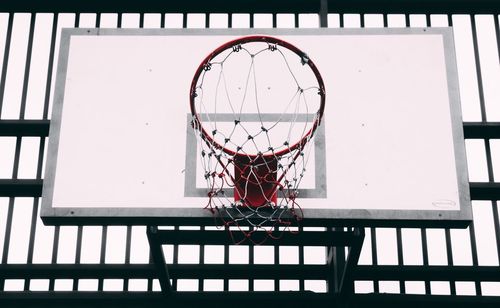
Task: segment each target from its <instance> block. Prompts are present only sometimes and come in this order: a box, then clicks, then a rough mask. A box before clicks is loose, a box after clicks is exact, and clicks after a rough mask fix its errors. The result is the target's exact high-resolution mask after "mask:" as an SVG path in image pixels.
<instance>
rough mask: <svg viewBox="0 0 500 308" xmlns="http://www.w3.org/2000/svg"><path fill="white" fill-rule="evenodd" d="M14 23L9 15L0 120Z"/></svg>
mask: <svg viewBox="0 0 500 308" xmlns="http://www.w3.org/2000/svg"><path fill="white" fill-rule="evenodd" d="M13 23H14V14H13V13H9V21H8V24H7V34H6V37H5V49H4V55H3V65H2V76H1V77H0V118H1V117H2V109H3V108H2V107H3V99H4V94H5V81H6V78H7V68H8V66H9V54H10V42H11V40H12V25H13Z"/></svg>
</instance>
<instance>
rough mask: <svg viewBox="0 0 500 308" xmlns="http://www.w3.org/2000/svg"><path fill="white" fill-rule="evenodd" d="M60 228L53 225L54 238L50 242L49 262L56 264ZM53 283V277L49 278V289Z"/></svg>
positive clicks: (52, 289) (51, 288)
mask: <svg viewBox="0 0 500 308" xmlns="http://www.w3.org/2000/svg"><path fill="white" fill-rule="evenodd" d="M60 230H61V228H60V227H59V226H55V227H54V240H53V242H52V258H51V262H50V263H51V264H53V265H54V264H56V263H57V252H58V250H59V233H60ZM54 283H55V279H53V278H51V279H50V280H49V291H54Z"/></svg>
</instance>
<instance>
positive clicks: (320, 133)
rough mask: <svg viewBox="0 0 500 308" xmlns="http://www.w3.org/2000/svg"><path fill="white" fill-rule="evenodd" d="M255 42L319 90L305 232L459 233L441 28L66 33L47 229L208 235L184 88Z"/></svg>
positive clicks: (460, 148) (465, 202)
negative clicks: (295, 50)
mask: <svg viewBox="0 0 500 308" xmlns="http://www.w3.org/2000/svg"><path fill="white" fill-rule="evenodd" d="M255 34H261V35H270V36H274V37H278V38H280V39H283V40H286V41H287V42H290V43H292V44H293V45H295V46H297V47H299V48H300V49H301V50H303V51H305V52H306V53H307V54H308V55H309V57H310V58H311V59H313V60H314V62H315V63H316V65H317V67H318V69H319V70H320V72H321V75H322V77H323V79H324V82H325V89H326V93H327V94H326V106H325V110H324V116H323V120H322V124H321V125H320V126H319V127H318V129H317V131H316V134H315V139H314V140H313V146H312V150H311V151H312V153H311V155H310V159H309V161H308V164H307V173H306V174H305V177H304V180H303V181H302V183H301V185H300V190H299V192H300V193H299V198H298V203H299V204H300V207H301V208H302V210H303V216H304V220H303V222H302V224H303V225H366V226H398V225H399V226H417V225H418V226H424V225H436V226H465V225H467V223H468V222H469V221H470V220H471V219H472V216H471V206H470V197H469V186H468V177H467V167H466V160H465V147H464V138H463V131H462V119H461V111H460V100H459V92H458V78H457V70H456V63H455V54H454V44H453V34H452V30H451V29H449V28H422V29H279V30H278V29H259V30H256V29H223V30H222V29H221V30H219V29H217V30H215V29H211V30H205V29H203V30H201V29H198V30H193V29H179V30H166V29H64V30H63V32H62V37H61V47H60V53H59V64H58V69H57V81H56V88H55V95H54V102H53V114H52V119H51V128H50V141H49V150H48V160H47V163H46V174H45V179H44V188H43V202H42V212H41V215H42V219H43V220H44V222H46V223H49V224H75V223H82V222H83V221H84V222H85V223H86V224H91V223H106V224H123V223H132V224H147V223H162V224H184V225H186V224H211V223H213V218H212V214H211V213H210V212H209V211H208V210H206V209H204V207H205V206H206V205H207V188H206V187H205V183H204V181H203V168H201V166H200V153H199V149H198V147H197V141H196V137H195V134H194V131H193V129H192V127H191V120H192V116H191V112H190V109H189V87H190V84H191V81H192V79H193V74H194V72H195V70H196V69H197V67H198V65H199V64H200V62H201V61H202V60H203V59H204V58H205V57H206V56H207V55H208V54H209V53H210V52H211V51H212V50H214V49H215V48H217V47H218V46H220V45H222V44H224V43H225V42H227V41H230V40H232V39H235V38H239V37H242V36H246V35H255ZM227 112H228V110H221V111H219V121H221V122H222V123H223V122H224V116H225V115H224V114H225V113H227ZM245 116H247V117H250V118H251V117H252V116H253V115H252V114H251V113H249V114H247V115H245ZM262 116H263V117H264V118H265V119H266V120H268V121H273V117H275V115H274V114H273V113H269V114H263V115H262ZM228 121H230V117H228Z"/></svg>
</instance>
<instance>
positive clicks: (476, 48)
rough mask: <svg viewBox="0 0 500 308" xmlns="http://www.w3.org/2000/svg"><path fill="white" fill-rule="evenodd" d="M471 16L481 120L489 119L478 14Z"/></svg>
mask: <svg viewBox="0 0 500 308" xmlns="http://www.w3.org/2000/svg"><path fill="white" fill-rule="evenodd" d="M469 16H470V18H471V28H472V44H473V46H474V60H475V64H476V77H477V86H478V91H479V93H478V94H479V104H480V108H481V122H487V121H488V115H487V114H486V104H485V102H484V91H483V74H482V72H481V61H480V59H479V45H478V42H477V29H476V15H474V14H471V15H469Z"/></svg>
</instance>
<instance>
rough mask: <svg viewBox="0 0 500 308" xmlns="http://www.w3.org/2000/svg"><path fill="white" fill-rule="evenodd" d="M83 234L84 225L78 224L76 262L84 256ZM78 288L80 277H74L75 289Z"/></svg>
mask: <svg viewBox="0 0 500 308" xmlns="http://www.w3.org/2000/svg"><path fill="white" fill-rule="evenodd" d="M82 236H83V227H82V226H78V229H77V232H76V251H75V264H80V262H81V258H82ZM76 290H78V279H73V291H76Z"/></svg>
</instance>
